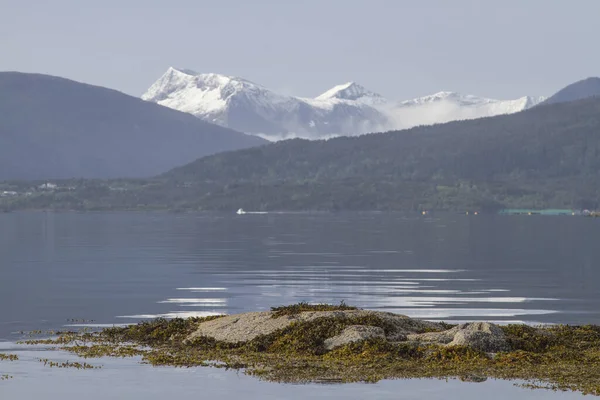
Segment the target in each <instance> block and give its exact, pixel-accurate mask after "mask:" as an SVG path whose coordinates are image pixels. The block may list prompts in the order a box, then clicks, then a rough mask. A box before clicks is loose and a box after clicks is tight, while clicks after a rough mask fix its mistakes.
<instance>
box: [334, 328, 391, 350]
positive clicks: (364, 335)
mask: <svg viewBox="0 0 600 400" xmlns="http://www.w3.org/2000/svg"><path fill="white" fill-rule="evenodd" d="M369 339H385V331H384V330H383V329H382V328H379V327H377V326H365V325H352V326H349V327H347V328H346V329H344V330H343V331H342V333H340V334H339V335H337V336H334V337H332V338H329V339H327V340H325V348H326V349H327V350H333V349H335V348H336V347H340V346H344V345H346V344H350V343H353V342H359V341H361V340H369Z"/></svg>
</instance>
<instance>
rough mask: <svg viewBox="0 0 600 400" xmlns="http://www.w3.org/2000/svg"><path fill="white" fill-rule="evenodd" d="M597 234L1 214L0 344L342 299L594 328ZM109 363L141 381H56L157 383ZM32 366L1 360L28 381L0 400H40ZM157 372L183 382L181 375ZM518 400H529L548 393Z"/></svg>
mask: <svg viewBox="0 0 600 400" xmlns="http://www.w3.org/2000/svg"><path fill="white" fill-rule="evenodd" d="M598 237H600V221H599V220H597V219H592V218H584V217H542V216H483V215H479V216H474V215H471V216H465V215H452V214H440V215H436V214H433V215H429V216H426V217H423V216H414V215H403V214H385V213H364V214H346V213H339V214H325V213H323V214H264V215H258V214H246V215H226V214H166V213H12V214H0V304H2V312H1V313H0V340H2V341H4V344H2V343H0V346H4V347H5V348H4V349H2V351H4V352H6V351H5V350H6V348H8V349H10V348H12V349H13V350H15V351H21V352H25V353H26V352H27V350H26V349H22V348H15V347H14V346H15V345H13V344H12V342H14V341H15V340H17V339H18V338H20V337H21V336H20V334H18V333H17V332H18V331H28V330H34V329H42V330H47V329H60V328H62V327H64V326H69V325H76V326H77V325H87V324H90V325H103V324H108V325H112V324H123V323H131V322H136V321H138V320H140V319H142V318H153V317H157V316H167V317H173V316H188V315H207V314H213V313H237V312H243V311H250V310H265V309H268V308H269V307H271V306H276V305H281V304H289V303H293V302H298V301H310V302H330V303H339V302H340V301H342V300H344V301H346V302H347V303H350V304H353V305H357V306H360V307H365V308H369V309H380V310H388V311H393V312H399V313H404V314H407V315H410V316H413V317H422V318H427V319H434V320H446V321H468V320H492V321H500V322H511V321H513V322H526V323H533V324H535V323H569V324H586V323H592V324H600V307H599V306H600V289H599V288H598V282H600V247H599V246H597V238H598ZM2 351H0V352H2ZM25 353H23V356H24V357H23V358H24V359H26V358H27V354H25ZM57 354H58V353H57ZM102 364H103V365H105V366H107V365H108V366H110V365H113V364H114V365H115V367H114V368H116V370H124V371H131V374H132V375H130V378H129V380H127V379H126V378H123V376H122V375H120V374H117V375H115V376H113V377H112V378H110V376H111V375H110V373H109V372H108V371H109V370H107V369H104V370H100V371H82V372H81V373H80V372H79V371H69V372H64V371H61V372H56V373H55V374H57V375H56V376H55V378H56V377H58V378H57V379H58V380H54V381H55V382H59V381H60V377H61V376H63V375H62V374H67V375H64V376H65V377H72V374H75V375H77V376H83V378H82V379H83V381H82V382H86V381H85V377H89V378H88V381H87V385H90V384H91V383H90V382H92V381H93V380H94V377H96V378H97V377H99V376H105V377H106V376H107V374H108V378H107V379H113V380H114V382H115V383H116V382H118V381H119V379H121V380H123V379H125V382H129V384H130V385H133V386H132V387H130V388H129V389H128V386H127V384H126V383H123V382H121V383H122V385H123V387H121V390H122V391H124V392H127V391H128V390H130V391H132V392H133V390H134V386H136V385H140V384H145V383H143V381H144V379H149V378H147V377H149V376H154V375H153V374H156V373H157V372H156V371H157V370H156V369H152V368H149V367H140V368H142V369H133V368H129V367H127V365H129V364H127V362H125V363H124V364H123V363H121V364H119V363H118V362H114V361H108V360H102ZM23 365H25V367H23V366H21V367H16V366H8V367H10V368H13V370H12V371H8V372H10V373H13V374H16V375H17V378H19V379H15V380H14V381H8V382H7V383H4V382H3V384H2V385H0V393H3V392H5V391H8V390H11V391H12V392H10V393H14V394H22V393H29V394H32V393H33V392H31V390H33V388H32V387H28V386H27V383H26V382H27V375H28V374H29V375H31V376H30V379H34V378H33V377H37V378H36V379H42V378H41V377H43V376H46V375H44V374H42V373H39V374H37V373H36V371H37V368H38V367H37V364H36V363H30V364H27V363H23ZM27 365H31V366H30V367H27ZM118 365H121V367H118ZM2 368H3V371H4V369H6V368H7V366H6V365H3V366H2ZM19 368H21V370H19ZM113 370H114V369H113ZM134 370H135V371H138V372H133V371H134ZM139 371H142V372H143V371H146V372H145V373H146V374H149V375H140V373H141V372H139ZM150 371H154V372H150ZM158 371H161V372H160V373H161V374H163V375H161V376H164V377H165V379H169V380H172V381H173V382H179V383H176V385H180V386H181V385H184V384H183V383H181V382H180V381H182V380H185V379H187V378H186V377H187V376H188V375H185V374H184V373H182V372H174V371H172V370H170V369H158ZM94 374H96V375H94ZM194 374H195V375H194V378H193V379H194V382H195V384H196V385H197V384H198V382H199V381H198V379H199V380H200V381H201V382H204V383H203V384H206V385H208V386H210V385H212V386H213V387H214V388H215V390H216V391H215V392H214V393H218V390H220V389H219V388H220V387H221V386H219V382H221V383H222V382H229V383H231V382H232V381H234V382H236V384H235V385H241V386H239V387H240V389H239V390H242V391H243V390H245V389H243V388H250V389H248V390H254V389H252V388H255V389H256V390H257V392H256V393H257V394H256V396H258V397H260V395H259V393H260V392H261V390H262V391H263V392H264V393H267V392H268V393H270V392H271V391H273V390H275V391H276V392H279V393H283V394H286V395H289V396H288V397H290V398H294V396H297V397H298V398H300V397H302V396H312V395H311V394H310V392H311V390H313V389H310V388H314V386H311V385H309V386H307V387H305V388H304V389H299V388H297V387H296V386H287V385H283V386H282V385H274V384H266V383H262V382H261V383H255V382H254V381H253V380H252V379H250V378H240V377H239V376H237V375H236V374H235V373H232V372H223V371H214V370H210V369H208V370H207V369H194ZM134 376H135V377H137V378H136V379H138V380H135V379H134V378H132V377H134ZM142 376H145V377H146V378H142ZM65 379H71V378H65ZM140 379H141V381H140ZM19 382H23V383H19ZM208 382H211V383H210V384H209V383H208ZM251 382H252V383H251ZM411 382H412V383H407V382H406V381H404V382H402V383H401V382H392V383H390V382H385V383H380V384H377V385H374V386H373V385H362V386H358V387H360V388H361V389H356V390H354V391H352V390H349V389H344V387H339V389H336V392H335V393H337V394H338V395H339V396H340V397H341V396H342V395H343V396H344V397H345V398H349V396H350V394H352V393H354V394H353V395H354V396H358V397H356V398H361V397H364V396H363V395H365V394H368V393H375V392H377V391H378V390H379V391H380V394H381V396H380V397H385V396H384V395H383V394H382V393H383V392H385V390H388V389H389V391H390V392H389V393H390V394H393V393H394V392H395V391H396V390H398V386H394V385H404V386H402V388H405V389H406V390H407V391H409V392H410V391H413V392H412V393H422V392H421V391H422V390H430V391H431V390H433V389H432V387H431V384H430V383H427V382H428V381H411ZM419 382H421V383H419ZM423 382H425V383H423ZM229 383H228V384H229ZM117 385H118V384H117ZM256 385H259V386H256ZM261 385H262V386H261ZM264 385H267V386H264ZM452 385H453V384H450V386H446V387H445V388H441V389H440V390H439V394H440V395H442V394H443V393H445V391H447V390H451V388H452ZM462 385H464V384H462ZM486 385H501V386H502V387H504V388H505V389H506V391H505V392H502V393H505V394H508V393H509V392H510V393H512V392H511V390H513V388H512V387H511V385H510V384H508V386H506V384H505V383H502V384H500V383H486V384H484V385H483V386H481V389H473V390H475V391H474V392H473V396H476V395H477V393H479V394H481V393H483V392H485V391H486V389H485V388H486V387H487V386H486ZM75 386H76V385H75ZM433 386H436V385H433ZM467 386H468V385H467ZM58 387H59V386H57V388H58ZM194 387H196V388H197V386H194ZM236 387H237V386H236ZM352 387H354V386H352ZM436 387H437V386H436ZM463 387H464V386H461V388H463ZM469 387H470V386H469ZM478 387H479V386H478ZM276 388H279V389H276ZM282 388H285V389H282ZM386 388H388V389H386ZM63 389H64V388H63ZM489 389H490V388H489V387H488V389H487V390H489ZM27 390H29V392H27ZM57 390H58V389H57ZM65 390H66V389H65ZM69 390H75V389H73V387H72V386H71V387H70V389H69ZM82 390H84V388H82ZM179 390H184V388H183V387H181V388H180V389H179ZM326 390H329V389H326ZM465 390H466V392H465V393H468V392H469V391H468V390H467V389H465ZM373 391H375V392H373ZM59 392H60V391H59ZM5 393H8V392H5ZM60 393H72V392H66V391H63V392H60ZM182 393H183V392H182ZM264 393H263V397H265V396H264ZM294 393H296V394H294ZM319 393H322V392H319ZM349 393H350V394H349ZM360 393H362V395H361V394H360ZM461 393H462V392H461ZM517 393H518V395H519V396H520V398H546V397H547V396H549V395H550V394H549V393H547V392H545V391H542V392H537V391H536V392H529V391H525V390H522V389H519V390H518V391H517ZM446 394H447V393H446ZM215 395H216V394H215ZM286 395H281V396H278V397H275V398H287V397H286ZM543 395H545V396H546V397H543ZM431 396H433V397H431V398H434V397H435V394H433V392H432V394H431ZM561 396H567V395H561ZM145 398H148V397H145ZM409 398H410V397H409ZM414 398H418V396H417V395H415V397H414ZM561 398H563V397H561Z"/></svg>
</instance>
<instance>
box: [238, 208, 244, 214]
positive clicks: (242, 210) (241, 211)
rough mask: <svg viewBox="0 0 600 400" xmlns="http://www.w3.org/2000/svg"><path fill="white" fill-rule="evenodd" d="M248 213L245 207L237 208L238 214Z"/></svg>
mask: <svg viewBox="0 0 600 400" xmlns="http://www.w3.org/2000/svg"><path fill="white" fill-rule="evenodd" d="M243 214H246V211H244V209H243V208H240V209H239V210H237V215H243Z"/></svg>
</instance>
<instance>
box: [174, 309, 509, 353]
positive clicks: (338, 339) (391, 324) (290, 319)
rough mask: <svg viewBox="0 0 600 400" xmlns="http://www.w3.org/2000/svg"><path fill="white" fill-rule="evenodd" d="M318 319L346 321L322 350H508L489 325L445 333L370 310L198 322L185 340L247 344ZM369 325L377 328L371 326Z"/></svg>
mask: <svg viewBox="0 0 600 400" xmlns="http://www.w3.org/2000/svg"><path fill="white" fill-rule="evenodd" d="M371 317H375V318H371ZM318 318H326V319H327V318H329V319H347V320H348V325H349V326H347V327H346V328H345V329H344V330H343V331H342V332H341V333H340V334H339V335H336V336H334V337H331V338H327V339H326V340H325V343H324V347H325V349H327V350H331V349H334V348H336V347H339V346H343V345H345V344H348V343H352V342H357V341H362V340H369V339H385V340H387V341H390V342H412V343H415V344H437V345H442V346H466V347H471V348H473V349H476V350H480V351H484V352H487V353H496V352H499V351H508V350H509V345H508V343H507V341H506V338H505V336H504V332H503V331H502V329H501V328H500V327H499V326H497V325H494V324H491V323H488V322H472V323H466V324H461V325H457V326H455V327H453V328H451V329H446V330H444V329H443V327H444V326H443V325H442V324H439V323H435V322H428V321H422V320H418V319H412V318H409V317H407V316H405V315H400V314H392V313H387V312H381V311H369V310H343V311H342V310H340V311H305V312H300V313H298V314H294V315H284V316H279V317H275V314H274V313H273V312H271V311H263V312H250V313H244V314H237V315H229V316H225V317H222V318H217V319H214V320H211V321H207V322H203V323H201V324H200V325H199V326H198V328H197V330H196V331H195V332H193V333H192V334H191V335H190V336H188V338H187V339H186V341H188V342H190V341H193V340H194V339H196V338H199V337H211V338H214V339H215V340H217V341H221V342H228V343H240V342H248V341H251V340H253V339H255V338H257V337H259V336H261V335H269V334H272V333H274V332H276V331H279V330H281V329H284V328H286V327H289V326H290V325H291V324H293V323H296V322H310V321H314V320H316V319H318ZM355 321H358V322H360V323H363V322H365V321H366V322H365V323H364V324H362V325H361V324H357V323H354V322H355ZM374 321H377V323H374ZM369 323H373V325H378V326H371V325H369ZM383 327H385V330H384V328H383ZM423 332H427V333H423Z"/></svg>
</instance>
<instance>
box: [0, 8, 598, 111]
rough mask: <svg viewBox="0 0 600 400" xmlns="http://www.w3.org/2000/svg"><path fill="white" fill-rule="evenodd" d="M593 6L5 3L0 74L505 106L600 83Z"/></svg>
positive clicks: (129, 87)
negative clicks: (339, 90)
mask: <svg viewBox="0 0 600 400" xmlns="http://www.w3.org/2000/svg"><path fill="white" fill-rule="evenodd" d="M599 15H600V1H598V0H569V1H566V0H502V1H491V0H490V1H488V0H479V1H475V0H451V1H450V0H418V1H417V0H302V1H297V0H295V1H292V0H212V1H204V0H170V1H155V0H102V1H97V0H93V1H92V0H52V1H47V0H41V1H32V0H0V71H22V72H37V73H44V74H51V75H58V76H62V77H66V78H69V79H73V80H77V81H81V82H86V83H91V84H95V85H100V86H106V87H109V88H113V89H117V90H120V91H122V92H125V93H128V94H131V95H134V96H140V95H141V94H142V93H143V92H144V91H145V90H146V89H147V88H148V87H149V86H150V85H151V84H152V83H153V82H154V81H155V80H156V79H158V78H159V77H160V76H161V75H162V74H163V73H164V72H165V71H166V70H167V68H168V67H169V66H174V67H177V68H188V69H192V70H194V71H198V72H215V73H221V74H227V75H235V76H241V77H244V78H246V79H249V80H252V81H254V82H257V83H260V84H262V85H263V86H266V87H268V88H271V89H273V90H276V91H279V92H282V93H285V94H290V95H297V96H306V97H314V96H317V95H318V94H320V93H321V92H324V91H325V90H327V89H329V88H331V87H332V86H335V85H337V84H340V83H344V82H348V81H355V82H358V83H360V84H362V85H363V86H365V87H367V88H368V89H370V90H373V91H375V92H378V93H380V94H382V95H384V96H385V97H388V98H390V99H396V100H404V99H410V98H414V97H418V96H423V95H428V94H432V93H435V92H439V91H442V90H448V91H458V92H461V93H466V94H475V95H480V96H485V97H492V98H499V99H512V98H517V97H521V96H524V95H550V94H552V93H554V92H556V91H557V90H558V89H560V88H562V87H563V86H565V85H567V84H569V83H572V82H574V81H577V80H579V79H583V78H586V77H589V76H598V75H600V51H598V47H599V44H598V40H599V38H600V23H599V22H598V21H599V20H598V16H599Z"/></svg>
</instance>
